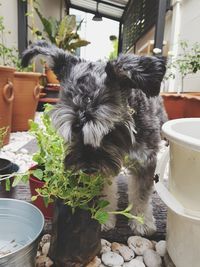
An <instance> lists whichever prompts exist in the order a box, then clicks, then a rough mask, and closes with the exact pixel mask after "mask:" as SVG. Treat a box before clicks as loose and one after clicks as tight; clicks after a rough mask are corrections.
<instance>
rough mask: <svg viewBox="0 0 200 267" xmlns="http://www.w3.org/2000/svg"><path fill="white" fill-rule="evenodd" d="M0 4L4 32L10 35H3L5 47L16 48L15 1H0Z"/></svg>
mask: <svg viewBox="0 0 200 267" xmlns="http://www.w3.org/2000/svg"><path fill="white" fill-rule="evenodd" d="M0 3H1V6H0V16H2V17H3V18H4V26H5V28H6V29H5V31H7V32H8V31H10V34H6V35H5V45H6V46H8V47H10V48H13V47H15V48H18V29H17V1H13V0H0Z"/></svg>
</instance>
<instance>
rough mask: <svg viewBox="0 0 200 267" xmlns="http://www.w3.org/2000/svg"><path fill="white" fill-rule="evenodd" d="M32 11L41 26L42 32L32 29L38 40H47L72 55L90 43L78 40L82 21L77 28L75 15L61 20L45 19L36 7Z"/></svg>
mask: <svg viewBox="0 0 200 267" xmlns="http://www.w3.org/2000/svg"><path fill="white" fill-rule="evenodd" d="M34 9H35V11H36V13H37V15H38V17H39V19H40V21H41V23H42V25H43V32H41V31H39V30H38V29H33V28H32V30H33V31H34V33H35V34H36V35H37V36H38V38H40V39H48V40H49V41H50V42H51V43H52V44H55V45H56V46H57V47H59V48H62V49H64V50H67V51H70V52H72V53H74V52H75V51H76V49H77V48H79V47H81V46H86V45H88V44H89V43H90V42H88V41H86V40H83V39H81V38H80V36H79V34H78V30H79V29H80V27H81V24H82V22H83V20H82V21H81V22H80V23H79V24H78V26H77V23H76V16H75V15H66V16H64V17H63V18H62V19H61V20H57V19H55V18H53V17H49V18H45V17H44V16H43V15H42V13H41V12H40V11H39V9H38V7H37V6H35V7H34Z"/></svg>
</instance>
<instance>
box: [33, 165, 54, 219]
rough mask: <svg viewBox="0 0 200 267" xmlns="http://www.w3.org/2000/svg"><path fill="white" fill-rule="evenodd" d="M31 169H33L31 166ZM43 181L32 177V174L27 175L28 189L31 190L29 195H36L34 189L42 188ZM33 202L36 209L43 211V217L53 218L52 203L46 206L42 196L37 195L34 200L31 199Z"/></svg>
mask: <svg viewBox="0 0 200 267" xmlns="http://www.w3.org/2000/svg"><path fill="white" fill-rule="evenodd" d="M31 169H34V167H33V168H31ZM44 184H45V183H44V182H43V181H41V180H39V179H37V178H36V177H34V176H33V175H32V174H31V175H30V177H29V185H30V190H31V195H32V196H35V195H37V192H36V189H37V188H42V187H43V186H44ZM33 204H34V205H35V206H36V207H38V209H40V210H41V212H42V213H43V215H44V217H45V219H52V218H53V210H54V205H53V203H50V204H49V205H48V207H46V206H45V204H44V200H43V198H42V197H40V196H39V197H37V199H36V200H34V201H33Z"/></svg>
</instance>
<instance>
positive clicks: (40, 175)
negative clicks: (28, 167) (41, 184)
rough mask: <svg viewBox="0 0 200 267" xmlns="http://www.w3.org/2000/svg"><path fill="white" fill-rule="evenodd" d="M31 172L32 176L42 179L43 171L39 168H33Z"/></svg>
mask: <svg viewBox="0 0 200 267" xmlns="http://www.w3.org/2000/svg"><path fill="white" fill-rule="evenodd" d="M32 174H33V176H35V177H36V178H38V179H39V180H42V178H43V171H42V170H41V169H36V170H33V171H32Z"/></svg>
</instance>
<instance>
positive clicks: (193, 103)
mask: <svg viewBox="0 0 200 267" xmlns="http://www.w3.org/2000/svg"><path fill="white" fill-rule="evenodd" d="M184 99H185V114H184V115H185V118H196V117H200V95H199V94H197V95H196V96H195V95H194V94H186V95H185V98H184Z"/></svg>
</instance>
